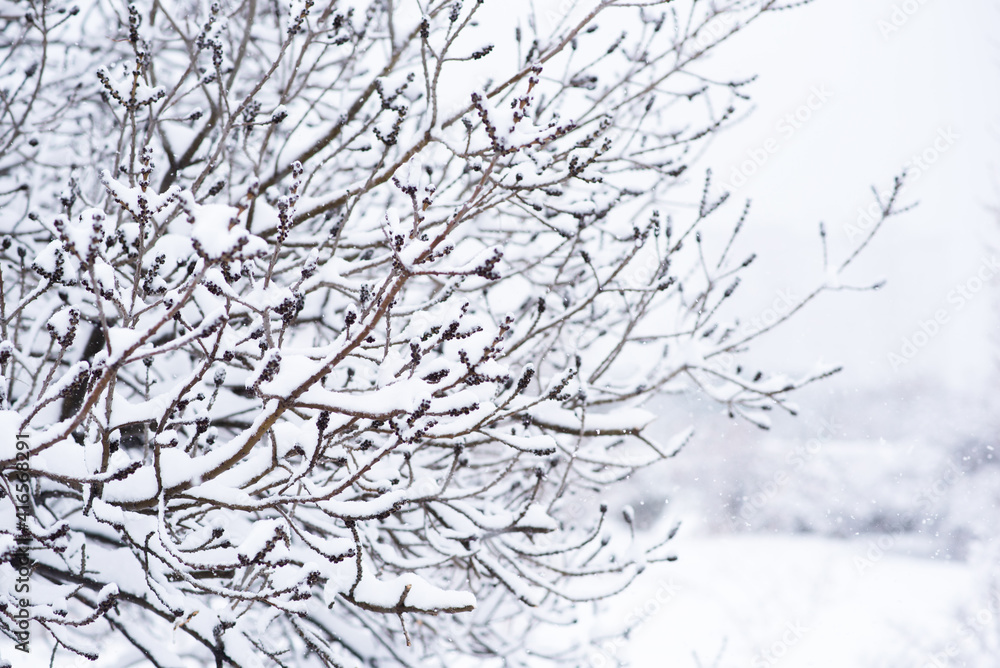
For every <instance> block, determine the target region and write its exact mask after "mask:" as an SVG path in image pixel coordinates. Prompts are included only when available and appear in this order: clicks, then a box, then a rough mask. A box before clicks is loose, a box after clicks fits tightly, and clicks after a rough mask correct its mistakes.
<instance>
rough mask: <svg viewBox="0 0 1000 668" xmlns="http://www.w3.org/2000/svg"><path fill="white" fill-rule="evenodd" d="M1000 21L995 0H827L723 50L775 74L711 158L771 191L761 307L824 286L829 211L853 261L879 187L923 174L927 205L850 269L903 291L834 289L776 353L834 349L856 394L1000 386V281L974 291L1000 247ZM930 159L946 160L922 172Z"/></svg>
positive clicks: (801, 359)
mask: <svg viewBox="0 0 1000 668" xmlns="http://www.w3.org/2000/svg"><path fill="white" fill-rule="evenodd" d="M998 27H1000V8H997V7H995V6H994V5H993V3H991V2H988V1H987V0H967V1H965V2H961V3H954V2H952V3H948V2H943V1H941V0H937V1H936V0H920V1H918V0H907V1H906V2H902V1H901V0H837V1H836V2H834V1H832V0H819V1H818V2H815V3H814V4H812V5H810V6H807V7H804V8H801V9H798V10H796V11H792V12H787V13H784V14H782V15H779V16H776V17H773V18H772V19H771V20H770V21H769V22H767V23H761V24H758V25H756V26H755V27H754V29H753V30H750V31H747V32H745V33H744V34H742V35H740V36H739V37H738V39H736V40H734V41H733V42H732V43H730V44H729V45H728V47H727V48H726V50H724V51H723V52H722V53H721V54H720V55H719V56H717V59H716V62H717V64H718V66H719V71H720V72H726V73H735V74H753V73H757V74H759V75H760V78H759V80H758V81H757V82H756V83H755V84H754V85H753V88H752V93H753V98H754V100H755V102H756V105H757V107H756V110H755V111H754V113H753V114H751V115H750V116H749V118H747V120H745V121H744V122H743V123H741V124H740V126H739V127H737V128H734V129H732V130H730V132H729V134H728V135H723V136H722V137H720V138H719V139H718V140H717V141H716V142H715V143H714V144H713V145H712V147H711V149H710V150H709V152H708V154H707V155H706V158H707V161H706V163H705V164H706V165H709V164H710V165H713V166H714V167H715V170H716V175H717V178H718V179H720V180H722V181H725V182H728V183H731V184H734V185H739V186H740V187H738V188H736V189H735V192H734V194H735V196H738V197H752V198H753V200H754V208H753V212H754V213H753V216H752V218H751V223H752V225H751V227H750V228H749V229H748V232H749V233H751V235H755V236H751V235H748V238H747V240H746V241H748V242H753V243H747V247H748V248H749V247H754V246H755V247H756V248H759V249H761V250H763V253H762V260H763V261H761V262H760V263H758V266H756V267H755V274H754V275H753V276H754V278H755V282H754V283H753V285H752V286H751V285H747V288H748V290H747V292H748V293H749V292H753V295H752V297H751V298H750V299H748V301H750V302H753V301H754V300H756V306H755V308H759V309H762V308H766V306H767V305H768V304H770V303H771V302H772V301H773V300H774V299H775V295H776V294H777V291H778V290H782V289H789V288H791V289H793V290H794V289H798V290H799V291H804V290H805V289H807V288H808V287H811V286H813V285H814V284H815V283H816V282H817V281H818V280H820V278H821V276H822V272H821V250H820V244H819V237H818V233H817V229H818V222H819V221H820V220H823V221H825V223H826V227H827V229H828V231H829V238H830V246H831V255H832V256H833V257H843V254H844V253H845V252H846V250H847V248H848V247H849V246H850V242H851V241H852V237H854V239H855V240H856V239H857V238H858V235H859V234H860V231H861V230H862V228H863V225H864V219H862V220H861V222H860V223H859V221H858V218H859V213H858V210H859V208H860V207H862V206H866V205H868V204H869V203H870V202H871V201H872V197H871V191H870V190H869V188H870V186H871V185H873V184H878V185H880V186H882V187H887V186H888V185H889V184H891V182H892V177H893V175H895V174H897V173H899V172H900V171H901V170H902V169H903V168H904V167H905V166H907V163H911V167H915V168H916V169H914V170H913V175H912V178H911V182H910V185H909V187H908V189H907V191H906V197H905V201H907V202H910V201H919V203H920V204H919V207H918V208H917V209H916V210H914V211H913V212H911V213H908V214H906V215H905V216H903V217H900V218H896V219H894V220H893V221H892V222H891V225H889V226H888V227H887V228H886V229H884V230H883V231H882V232H881V233H880V234H879V235H878V236H877V237H876V239H875V241H873V244H872V247H871V249H870V251H871V252H869V253H868V254H867V255H866V256H865V258H864V260H863V261H862V262H859V263H858V264H857V266H855V267H854V268H853V270H852V272H851V273H850V274H849V276H850V277H851V278H853V279H856V280H855V282H856V283H857V284H865V283H870V282H872V281H874V280H877V279H879V278H885V279H886V280H887V281H888V283H887V285H886V287H885V288H884V289H883V290H881V291H879V292H877V293H856V292H851V293H839V294H834V295H828V297H827V299H825V300H824V301H823V302H821V303H820V304H817V305H814V306H812V307H811V308H809V309H808V310H807V311H806V312H805V313H803V314H802V317H801V318H798V319H797V321H795V322H792V323H789V326H788V327H786V328H785V329H783V330H779V331H777V332H775V336H774V337H773V338H771V339H770V340H769V341H768V342H766V343H765V345H764V346H763V347H762V351H763V352H765V353H767V354H769V355H771V356H780V357H781V358H782V360H781V362H782V363H783V364H784V365H785V368H806V367H810V366H811V365H812V363H813V362H814V361H815V360H816V358H817V357H819V356H822V358H823V359H824V360H827V361H836V362H844V363H845V364H846V365H847V371H846V373H845V374H844V375H843V376H841V377H840V378H839V379H838V380H837V381H836V382H837V383H840V384H841V385H842V386H844V387H864V388H870V387H894V386H897V385H898V384H900V383H902V384H905V385H911V384H913V383H914V382H915V381H921V382H922V383H924V384H929V385H932V386H934V385H937V386H940V387H942V388H944V389H946V390H948V391H949V392H951V393H964V392H969V393H976V392H979V391H981V390H982V389H983V388H985V387H987V383H989V382H990V381H991V380H992V379H993V376H992V375H991V374H994V373H995V371H996V368H997V366H996V361H995V360H996V356H995V354H994V349H993V347H994V344H995V343H996V342H997V341H998V340H1000V337H997V336H995V335H991V334H990V328H991V327H992V328H994V329H995V327H996V323H997V319H996V318H995V313H996V311H997V306H998V303H1000V300H998V299H997V289H996V288H997V286H1000V278H997V279H994V280H993V281H992V283H990V282H987V284H986V287H984V288H982V289H980V290H979V291H978V292H973V291H974V289H975V288H977V287H978V279H977V274H978V273H979V272H980V271H982V274H981V275H983V276H986V275H988V274H989V273H990V269H989V267H990V265H991V262H990V259H991V257H992V256H993V255H1000V252H998V251H997V248H998V246H1000V244H998V243H997V239H998V234H997V232H998V230H1000V225H998V223H997V220H996V218H995V217H994V216H993V214H991V212H990V211H989V207H991V206H995V205H996V204H997V202H998V201H1000V188H998V183H1000V172H998V169H997V160H996V156H998V155H1000V152H998V151H997V148H998V135H1000V132H998V130H997V127H998V120H1000V114H998V112H1000V90H998V86H997V85H996V82H997V80H998V75H1000V65H998V62H1000V44H998V41H997V39H996V38H995V37H994V36H995V35H997V34H1000V31H998V30H997V28H998ZM789 114H797V115H798V120H795V121H791V120H789V119H788V115H789ZM762 150H763V151H764V153H762ZM765 154H766V155H765ZM914 155H918V156H923V158H924V159H926V160H927V161H929V162H933V164H927V163H924V164H916V165H913V164H912V158H913V156H914ZM753 156H756V158H757V160H756V162H758V163H762V165H761V166H760V167H759V168H757V169H752V168H744V169H743V170H742V172H744V173H745V172H746V171H755V173H754V174H753V175H752V176H750V177H749V178H748V179H746V182H745V183H743V181H742V179H740V178H739V176H738V172H737V171H734V170H740V167H741V165H743V164H744V163H745V162H746V161H747V160H748V159H751V158H752V157H753ZM991 248H992V249H993V250H991ZM959 285H963V286H965V287H966V296H965V297H963V296H962V293H961V291H959V290H957V288H958V286H959ZM967 297H968V298H967ZM744 298H745V299H747V298H748V295H747V294H745V295H744ZM750 312H751V313H752V312H753V308H751V309H750ZM934 320H937V321H938V322H937V323H930V321H934ZM935 324H937V327H935ZM922 325H924V327H923V329H924V330H926V331H928V332H931V334H932V335H929V336H928V335H924V334H921V332H922ZM991 337H992V338H991ZM904 339H906V340H908V341H909V342H910V343H911V344H912V345H913V348H906V347H905V346H904ZM914 352H915V353H916V354H914ZM890 353H895V354H897V355H899V356H900V358H902V359H906V356H905V355H904V353H907V354H909V355H912V359H906V363H905V364H900V363H899V360H898V359H896V358H894V359H890V358H889V354H890ZM894 362H895V364H894ZM894 367H895V368H894Z"/></svg>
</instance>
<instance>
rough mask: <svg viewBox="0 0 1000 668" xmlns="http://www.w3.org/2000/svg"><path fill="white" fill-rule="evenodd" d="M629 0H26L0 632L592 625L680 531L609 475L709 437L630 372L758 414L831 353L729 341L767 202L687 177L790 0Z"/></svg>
mask: <svg viewBox="0 0 1000 668" xmlns="http://www.w3.org/2000/svg"><path fill="white" fill-rule="evenodd" d="M618 4H619V3H616V2H614V1H612V0H606V1H604V2H601V3H600V4H595V5H594V6H593V7H592V8H589V7H588V8H586V9H585V10H584V9H582V8H580V7H577V6H576V5H575V4H574V3H563V4H562V5H560V6H559V7H558V8H557V7H555V6H551V7H550V8H549V9H548V10H545V11H544V13H543V12H542V11H539V12H538V13H537V14H535V15H534V16H530V15H529V14H528V13H525V14H521V13H520V10H518V11H513V12H512V11H511V7H510V6H509V3H498V2H495V0H486V2H475V1H468V2H465V3H461V2H434V3H420V2H416V1H414V2H411V3H400V2H393V1H392V0H377V1H375V2H371V3H364V2H329V3H326V2H324V3H320V4H317V3H315V2H313V0H304V1H299V0H295V1H294V2H292V3H291V6H290V7H289V6H285V5H282V4H281V3H264V2H256V1H255V0H247V2H242V3H236V2H233V3H221V2H214V3H212V4H211V5H208V4H206V3H202V2H197V1H192V2H179V1H176V0H166V1H163V0H159V1H156V2H137V3H133V4H125V3H119V2H110V1H108V0H83V1H82V2H81V3H79V4H70V3H65V2H62V1H61V0H55V1H54V2H51V3H45V4H39V3H32V2H24V1H22V2H13V1H5V2H4V4H3V6H4V11H5V14H9V15H11V16H15V18H16V20H10V21H8V22H7V23H6V24H5V26H4V27H3V28H0V31H2V34H3V36H4V39H5V40H6V41H7V43H8V44H9V45H10V47H9V48H8V50H7V52H6V54H5V56H4V59H3V62H2V64H0V67H2V68H3V70H2V72H0V77H2V82H3V83H2V87H3V109H2V113H3V117H2V118H0V198H2V199H0V231H2V232H3V237H2V240H0V281H2V291H0V294H2V301H0V324H2V330H0V338H2V342H0V372H2V379H0V380H2V383H0V390H2V396H0V402H2V409H3V411H2V412H0V429H3V430H4V432H5V434H4V437H3V439H0V471H2V476H3V477H2V480H0V482H2V488H3V490H4V492H5V495H4V498H3V499H2V500H0V508H2V510H0V518H2V525H0V532H2V533H0V552H2V553H3V554H4V563H3V565H0V583H2V589H0V596H2V598H0V628H2V629H3V631H4V633H5V634H6V635H7V636H9V637H11V638H14V639H16V640H18V641H23V636H21V635H18V633H19V631H20V630H21V629H22V628H23V627H22V626H19V619H20V618H19V615H21V612H20V611H21V610H22V609H28V610H29V613H30V617H31V619H32V620H33V622H32V626H31V628H32V630H33V632H34V636H33V640H32V642H34V643H43V642H44V643H46V644H48V645H49V646H50V647H51V646H53V645H54V646H55V652H56V656H57V658H56V664H57V665H61V664H60V662H63V663H65V661H67V660H69V659H68V658H67V657H68V656H71V655H72V654H73V653H75V654H77V655H80V656H83V657H90V658H97V657H98V656H99V655H100V654H101V653H102V651H110V650H107V649H106V648H108V647H112V646H113V647H115V648H117V649H116V650H115V651H121V648H122V646H127V647H130V648H131V649H130V650H129V651H128V652H125V653H124V654H119V655H118V656H119V659H116V660H117V661H119V664H118V665H135V662H136V661H139V662H141V661H148V663H149V665H155V666H180V665H209V664H211V663H213V662H214V664H215V665H218V666H240V667H242V668H247V667H249V666H258V665H268V666H270V665H280V666H296V667H304V666H341V665H343V666H347V665H376V664H377V665H380V666H386V665H414V666H416V665H419V666H441V665H455V662H456V661H457V660H458V657H461V656H467V657H477V660H485V659H487V658H489V657H497V658H500V659H502V660H504V661H506V662H507V663H506V664H505V665H524V664H527V663H528V662H529V661H544V660H546V658H547V659H549V660H551V661H552V662H553V663H556V664H558V665H572V664H573V663H574V661H577V660H579V657H581V656H583V652H584V648H582V647H580V646H579V645H578V643H577V642H576V641H573V642H570V641H567V642H565V643H562V644H561V645H560V644H559V642H557V641H558V638H559V636H558V635H554V634H553V633H552V632H551V629H552V628H554V627H557V626H559V625H567V624H570V623H572V621H573V619H574V615H575V610H574V607H575V606H577V605H579V604H581V603H583V602H587V601H593V600H598V599H600V598H602V597H606V596H608V595H611V594H613V593H615V592H617V591H619V590H621V589H622V588H623V587H625V586H626V585H627V584H628V583H629V582H630V581H631V579H632V578H633V577H634V576H635V575H636V574H637V573H638V572H640V571H641V570H642V569H643V567H644V566H645V564H646V563H648V562H650V561H655V560H662V559H667V558H671V554H670V553H669V552H668V551H667V549H666V546H665V545H666V540H667V539H669V536H657V537H653V538H652V539H651V540H649V541H648V543H646V542H644V539H645V537H644V536H642V535H637V536H630V535H625V536H623V537H621V538H622V540H617V539H615V537H614V536H612V535H611V533H609V531H608V528H607V522H605V517H606V513H607V508H606V507H605V506H603V505H602V504H601V503H600V501H599V500H593V501H590V499H593V492H594V491H595V490H597V491H599V490H602V489H604V488H605V487H606V486H607V485H609V484H611V483H613V482H615V481H619V480H622V479H624V478H626V477H627V476H629V475H630V474H631V473H632V472H633V471H634V470H636V469H637V468H639V467H643V466H646V465H648V464H651V463H654V462H657V461H660V460H663V459H665V458H668V457H670V456H671V454H672V453H674V452H675V451H676V450H677V449H678V448H679V447H681V446H682V445H683V443H684V442H685V440H686V439H687V438H688V436H689V433H690V432H689V430H687V429H685V428H684V426H683V425H678V427H677V433H678V436H677V437H676V438H675V439H674V440H672V441H671V442H668V443H664V444H660V443H656V442H655V441H654V440H653V439H652V438H650V437H649V436H648V435H647V434H646V433H645V432H644V428H645V427H646V426H647V425H648V424H649V423H650V421H651V420H652V418H653V415H652V414H651V413H649V412H647V411H645V410H643V409H642V408H641V405H642V404H643V403H644V402H646V401H647V400H648V399H649V398H650V397H652V396H654V395H656V394H662V393H689V392H704V393H707V395H708V396H709V397H711V398H712V399H714V400H717V401H719V402H721V403H722V404H723V405H725V406H726V407H728V409H729V410H730V412H731V413H732V414H733V415H741V416H744V417H746V418H747V419H749V420H751V421H753V422H756V423H759V424H765V422H766V417H767V410H769V409H771V408H772V407H775V406H778V407H786V403H785V402H786V398H787V396H788V394H789V393H790V392H792V391H793V390H795V389H796V388H797V387H800V386H801V385H803V384H805V383H808V382H810V381H812V380H815V379H817V378H821V377H823V376H824V375H827V374H828V373H830V372H831V371H832V370H830V369H821V370H818V371H817V372H816V373H815V374H813V375H811V376H809V377H804V378H784V377H782V376H780V375H776V374H747V373H745V372H743V371H742V370H741V368H740V367H739V366H738V364H737V359H738V357H739V354H740V353H741V352H742V351H743V350H744V349H745V348H746V346H747V345H748V344H749V343H750V341H751V340H752V339H754V338H756V337H757V336H759V335H761V334H764V333H766V331H767V330H763V331H761V330H756V331H753V332H751V333H746V331H745V330H741V329H740V328H739V327H737V326H736V324H735V323H731V322H724V321H721V320H720V319H719V318H718V317H717V309H718V307H719V305H720V304H721V303H722V302H723V301H725V300H728V299H730V298H733V299H736V298H738V294H739V293H738V292H737V288H738V286H739V281H740V279H739V275H740V272H741V270H742V269H743V268H745V267H746V266H747V265H749V264H750V262H751V261H752V260H753V256H752V255H749V254H747V255H741V256H736V254H735V253H736V252H737V249H738V245H737V244H734V238H735V236H736V234H737V233H738V232H739V230H740V228H741V226H742V224H743V222H744V220H745V219H746V216H747V209H748V207H747V206H744V205H743V204H737V205H736V206H735V208H731V207H730V206H728V204H727V193H725V192H721V191H720V190H719V189H718V188H716V187H713V185H712V182H711V178H710V173H708V175H706V176H703V175H704V174H706V173H705V172H700V173H699V175H698V176H696V177H695V176H692V179H693V181H689V180H688V176H689V174H693V172H694V170H693V169H691V166H692V162H693V160H694V159H695V157H696V155H697V153H698V148H699V147H700V146H701V145H702V144H703V143H704V141H705V139H706V138H708V137H710V136H711V135H713V134H714V133H716V132H717V131H719V130H720V129H722V128H724V127H725V126H726V125H727V123H728V121H729V119H731V118H733V116H734V114H735V113H736V111H737V107H738V106H740V105H742V104H744V102H745V100H746V99H747V98H746V94H745V93H744V92H743V91H744V89H745V87H746V84H747V83H748V82H747V81H723V82H718V81H717V80H715V79H709V78H705V77H704V76H702V75H701V74H700V73H699V70H698V68H699V66H700V65H701V63H702V60H703V59H704V57H705V54H706V53H707V52H708V51H709V50H710V49H711V48H712V47H713V46H714V45H715V44H717V43H718V42H719V41H722V40H725V39H726V38H727V37H728V36H729V35H731V34H732V33H733V32H735V31H737V30H740V29H742V28H743V27H744V26H746V25H747V23H749V22H751V21H753V20H755V19H757V18H758V17H760V16H762V15H765V14H768V13H770V12H772V11H775V10H779V9H785V8H786V7H785V6H784V5H781V4H779V3H775V2H774V1H773V0H768V1H765V2H750V3H748V2H735V1H733V2H728V1H727V2H716V3H693V2H688V3H670V4H668V3H660V4H657V3H649V4H646V5H645V6H636V5H633V4H630V3H623V4H625V5H627V6H623V7H618V6H616V5H618ZM522 9H524V10H525V11H527V6H525V7H523V8H522ZM591 9H592V11H591ZM720 26H721V27H722V28H723V29H721V30H720ZM491 37H492V38H493V39H495V40H496V41H497V42H500V43H501V44H499V45H498V46H497V47H493V46H491V45H490V44H489V43H488V42H487V40H488V39H489V38H491ZM692 182H693V183H694V185H695V188H694V192H695V196H694V197H693V198H690V197H689V194H690V192H692V189H691V188H690V185H691V183H692ZM899 185H900V181H899V180H897V182H896V187H895V189H894V190H893V196H892V197H891V198H890V199H889V200H888V201H883V202H881V206H882V210H883V218H886V217H889V216H891V215H893V214H895V213H897V212H898V206H897V202H896V193H898V191H899ZM685 197H688V198H689V199H690V206H681V205H679V204H676V202H677V200H678V199H682V198H685ZM667 202H675V203H671V204H668V203H667ZM877 227H878V226H875V227H874V228H873V229H872V234H874V232H875V230H876V229H877ZM720 228H721V229H720ZM865 244H867V239H866V240H865V241H864V243H862V245H861V247H863V246H864V245H865ZM858 250H860V249H858ZM854 257H855V254H854V253H853V252H852V253H851V254H849V255H847V256H846V258H847V259H846V260H844V261H841V262H839V263H834V262H833V261H832V260H831V264H830V268H829V271H828V272H827V276H828V279H827V282H825V283H823V284H821V285H819V286H817V288H816V290H815V291H813V292H810V293H809V294H808V296H807V297H806V298H805V299H804V300H803V303H805V302H809V301H811V300H812V299H813V298H814V297H816V296H817V295H818V294H820V293H821V292H823V291H824V290H831V289H838V288H839V287H840V280H841V276H840V273H841V270H843V269H844V268H845V267H847V266H848V265H849V264H850V262H851V261H852V260H853V258H854ZM794 310H798V305H797V306H796V308H795V309H794ZM793 313H794V311H793ZM776 324H780V323H776ZM767 329H768V330H769V329H771V327H769V328H767ZM24 563H29V564H30V566H29V567H28V570H30V571H31V573H32V575H31V579H30V592H28V593H23V592H21V590H17V589H16V587H17V586H18V579H17V578H18V573H19V571H18V567H24ZM23 601H28V602H29V603H30V605H29V606H28V608H24V606H22V605H21V603H22V602H23ZM525 638H527V641H526V640H525ZM102 648H103V649H102ZM2 651H3V652H4V655H3V659H6V660H7V661H10V660H11V655H8V654H7V651H8V650H7V645H4V646H3V649H2ZM129 652H130V653H129ZM15 659H16V657H15Z"/></svg>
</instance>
